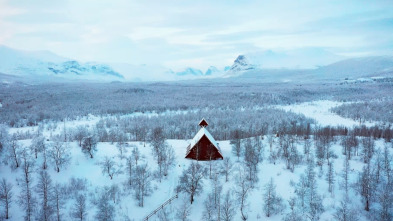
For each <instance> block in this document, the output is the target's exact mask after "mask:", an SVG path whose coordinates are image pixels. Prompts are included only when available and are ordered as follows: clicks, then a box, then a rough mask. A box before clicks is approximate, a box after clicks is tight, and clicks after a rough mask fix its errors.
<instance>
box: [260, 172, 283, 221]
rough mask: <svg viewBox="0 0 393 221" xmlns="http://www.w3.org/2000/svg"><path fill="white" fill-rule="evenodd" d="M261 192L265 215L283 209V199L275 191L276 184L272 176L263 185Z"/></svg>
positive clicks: (273, 213)
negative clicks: (262, 191)
mask: <svg viewBox="0 0 393 221" xmlns="http://www.w3.org/2000/svg"><path fill="white" fill-rule="evenodd" d="M264 189H265V191H264V193H263V202H264V205H263V211H264V212H265V215H266V216H267V217H270V216H271V215H275V214H277V213H279V212H281V211H282V210H283V209H284V204H283V200H282V198H281V197H280V196H278V195H277V193H276V185H275V184H274V180H273V178H270V181H269V182H268V183H267V184H266V185H265V188H264Z"/></svg>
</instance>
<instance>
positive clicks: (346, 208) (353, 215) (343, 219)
mask: <svg viewBox="0 0 393 221" xmlns="http://www.w3.org/2000/svg"><path fill="white" fill-rule="evenodd" d="M350 204H351V203H350V201H349V200H348V198H345V199H344V200H342V201H341V202H340V206H338V207H337V210H336V212H335V213H334V218H336V220H338V221H357V220H358V215H357V212H356V211H355V210H354V209H352V208H350Z"/></svg>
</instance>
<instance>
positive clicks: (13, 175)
mask: <svg viewBox="0 0 393 221" xmlns="http://www.w3.org/2000/svg"><path fill="white" fill-rule="evenodd" d="M167 142H168V144H169V145H170V146H172V147H173V148H174V150H175V155H176V158H175V166H174V167H173V168H172V169H171V170H170V172H169V175H168V177H166V178H165V179H164V180H163V181H162V182H161V183H159V182H158V181H157V180H156V181H154V182H153V192H152V195H151V196H148V197H147V198H146V201H145V206H144V207H139V206H137V201H136V200H135V199H134V198H133V196H132V194H126V193H127V192H125V193H124V194H122V197H121V201H120V203H119V204H117V205H116V211H117V212H116V220H123V217H129V218H131V220H140V219H142V218H143V217H144V216H146V215H148V214H149V213H150V212H151V211H153V210H154V209H155V208H157V207H158V206H159V205H161V204H162V203H163V202H165V201H166V200H167V199H169V198H170V197H172V196H174V195H175V190H174V189H175V187H176V185H177V183H178V177H179V176H180V175H181V173H182V171H183V170H184V169H185V168H187V166H188V165H189V164H190V162H191V160H188V159H185V158H184V156H185V153H186V147H187V145H188V142H189V141H187V140H168V141H167ZM21 144H23V145H25V146H28V145H29V144H30V141H29V140H24V141H21ZM129 144H130V146H138V148H139V150H140V151H141V153H142V155H143V156H144V159H143V160H142V161H145V162H148V165H149V167H150V168H151V169H152V170H153V171H154V170H156V168H157V166H156V163H155V161H154V159H153V157H152V154H151V147H150V146H149V145H146V146H144V144H143V143H141V142H131V143H129ZM263 144H264V146H265V149H264V152H263V155H264V160H263V162H262V164H260V165H259V173H258V178H259V182H258V183H257V185H256V187H255V188H254V189H252V191H251V192H250V194H249V197H248V203H249V206H248V207H247V213H248V214H249V220H266V218H267V217H265V215H264V213H263V211H262V206H263V200H262V194H263V190H264V188H263V187H264V185H265V184H266V183H267V182H268V181H269V180H270V178H271V177H272V178H273V179H274V181H275V183H276V185H277V193H278V194H279V195H280V196H282V197H283V199H284V203H285V204H287V200H289V199H290V197H293V196H294V187H292V186H291V184H290V183H291V182H295V183H297V182H298V179H299V175H300V174H301V173H303V171H304V169H305V167H306V166H305V164H302V165H300V166H298V167H296V169H295V171H294V173H292V172H290V171H289V170H287V169H285V164H284V162H283V161H282V160H278V161H277V163H276V164H273V163H270V162H269V160H268V155H269V148H268V146H269V144H268V143H267V139H264V140H263ZM67 145H69V148H70V150H71V156H72V160H71V163H70V164H69V165H68V166H67V168H65V169H62V170H61V171H60V173H56V171H55V170H54V169H53V166H50V167H49V168H48V171H49V173H50V175H51V177H52V179H53V181H55V182H59V183H66V182H67V181H68V180H69V178H71V177H76V178H86V179H87V180H88V185H89V191H90V192H93V193H94V191H95V189H96V187H102V186H104V185H107V186H108V185H111V184H118V185H120V186H122V184H123V183H124V182H125V181H126V175H125V174H120V175H115V177H114V178H113V180H110V179H109V177H108V176H107V175H103V174H102V173H101V168H100V166H99V165H98V162H99V161H100V160H101V159H102V158H103V157H104V156H109V157H115V159H116V162H117V165H118V166H119V168H120V169H121V170H125V168H124V163H125V160H121V159H120V158H119V157H118V154H119V152H118V150H117V148H116V146H115V144H110V143H99V144H98V151H97V154H96V155H95V157H94V158H93V159H90V158H89V157H87V156H86V155H84V154H83V153H82V152H81V149H80V147H79V146H78V145H77V143H75V142H70V143H68V144H67ZM219 145H220V147H221V150H222V153H223V156H224V157H225V158H231V160H232V162H233V164H234V167H233V172H232V176H231V177H230V180H229V182H227V183H225V182H224V181H225V178H224V177H223V176H221V177H220V180H221V183H223V193H225V192H226V190H228V189H231V190H234V189H236V188H237V185H236V183H235V181H236V176H235V174H236V169H235V168H236V167H237V165H238V164H240V162H237V158H236V157H235V156H234V155H233V154H232V153H231V145H230V143H229V142H228V141H221V142H219ZM297 146H298V149H299V151H302V146H303V144H302V142H298V143H297ZM377 146H378V147H382V146H383V141H382V140H381V141H378V142H377ZM273 148H278V138H275V140H274V144H273ZM130 149H131V148H129V149H128V152H127V153H126V155H129V154H130V152H131V150H130ZM332 149H333V151H334V152H335V153H336V154H337V155H338V156H339V157H338V159H336V160H335V164H334V165H335V168H334V169H335V171H336V172H335V173H336V180H337V182H336V183H335V188H334V194H330V193H328V191H327V189H328V187H327V183H326V181H325V176H326V165H325V166H324V170H323V173H320V172H318V171H319V169H318V168H316V169H315V171H316V172H317V174H319V175H320V176H318V178H317V182H318V192H319V194H321V195H322V197H323V205H324V207H325V212H324V213H323V214H322V216H321V220H332V219H334V218H333V216H332V214H333V213H334V211H335V207H336V206H338V205H339V201H340V200H341V198H342V196H343V190H342V189H340V186H341V182H342V180H341V177H340V175H339V174H340V173H341V171H342V167H343V159H344V156H343V155H342V154H341V146H340V145H338V144H334V145H333V146H332ZM38 161H40V157H39V159H38ZM199 163H201V164H204V165H206V166H208V162H199ZM221 163H222V161H215V162H214V165H213V166H214V168H218V167H219V164H221ZM37 164H38V163H37ZM350 164H351V169H352V170H351V182H352V183H353V182H355V176H356V175H357V173H358V172H359V171H360V170H361V168H362V166H363V164H362V163H361V161H360V158H359V157H354V159H353V160H351V161H350ZM36 171H37V172H38V171H39V167H36ZM33 176H34V177H35V178H34V179H33V185H35V184H36V182H37V180H38V178H37V177H36V176H37V173H34V175H33ZM3 177H5V178H6V179H7V180H8V181H10V182H12V183H14V192H15V196H17V195H19V191H20V185H21V184H20V183H19V181H18V178H22V177H23V174H22V170H21V169H17V170H11V169H10V168H9V167H8V166H4V165H2V166H0V178H3ZM210 182H211V181H210V180H209V178H208V176H206V178H205V179H204V188H203V189H204V191H203V193H202V194H201V195H199V196H197V197H196V198H195V202H194V204H192V206H191V216H190V217H192V220H201V219H202V217H201V215H202V211H203V208H204V207H203V202H204V200H205V198H206V197H207V194H208V193H210V189H211V188H210V187H211V184H210ZM183 198H186V199H187V200H188V199H189V198H188V196H187V195H185V194H180V197H179V199H176V200H175V201H174V202H173V203H172V204H170V205H169V206H167V207H166V209H167V211H172V213H173V214H175V213H176V211H177V208H179V207H180V205H181V204H182V203H183ZM351 199H354V201H358V202H360V200H359V196H357V195H355V194H354V193H353V192H352V193H351ZM355 199H356V200H355ZM71 203H72V200H71V201H70V202H69V203H67V204H66V207H65V208H64V209H65V210H68V209H69V208H70V206H71ZM88 205H89V208H90V209H89V211H88V212H89V214H88V215H89V218H88V220H94V215H95V207H94V206H93V205H92V204H91V203H89V204H88ZM359 207H360V208H361V205H359ZM236 212H237V214H236V217H235V219H234V220H240V211H239V208H237V209H236ZM286 212H289V210H288V206H287V209H286V210H284V212H283V213H286ZM10 214H11V216H12V218H11V220H22V219H23V215H24V213H23V210H22V209H21V208H20V207H19V206H18V204H16V203H14V204H13V205H12V208H11V211H10ZM64 216H65V218H66V219H68V213H64ZM282 217H283V214H278V215H274V216H272V217H269V220H281V218H282ZM156 218H157V216H154V217H153V219H152V220H156ZM172 218H173V217H172Z"/></svg>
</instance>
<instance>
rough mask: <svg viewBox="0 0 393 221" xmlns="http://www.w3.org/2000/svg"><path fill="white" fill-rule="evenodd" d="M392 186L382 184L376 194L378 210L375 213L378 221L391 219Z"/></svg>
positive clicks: (392, 203)
mask: <svg viewBox="0 0 393 221" xmlns="http://www.w3.org/2000/svg"><path fill="white" fill-rule="evenodd" d="M392 190H393V186H392V185H391V184H388V183H384V184H383V185H382V186H381V188H380V191H379V193H378V194H377V199H378V201H379V204H380V209H379V210H378V211H377V218H378V220H383V221H388V220H392V218H393V212H392V208H393V206H392V205H393V194H392Z"/></svg>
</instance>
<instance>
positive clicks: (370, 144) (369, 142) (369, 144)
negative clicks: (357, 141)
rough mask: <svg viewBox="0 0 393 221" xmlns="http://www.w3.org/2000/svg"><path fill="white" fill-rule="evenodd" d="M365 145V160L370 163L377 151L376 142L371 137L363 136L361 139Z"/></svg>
mask: <svg viewBox="0 0 393 221" xmlns="http://www.w3.org/2000/svg"><path fill="white" fill-rule="evenodd" d="M361 143H362V146H363V160H364V163H369V161H370V160H371V158H372V157H373V154H374V151H375V142H374V139H373V138H371V137H363V138H362V139H361Z"/></svg>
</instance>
